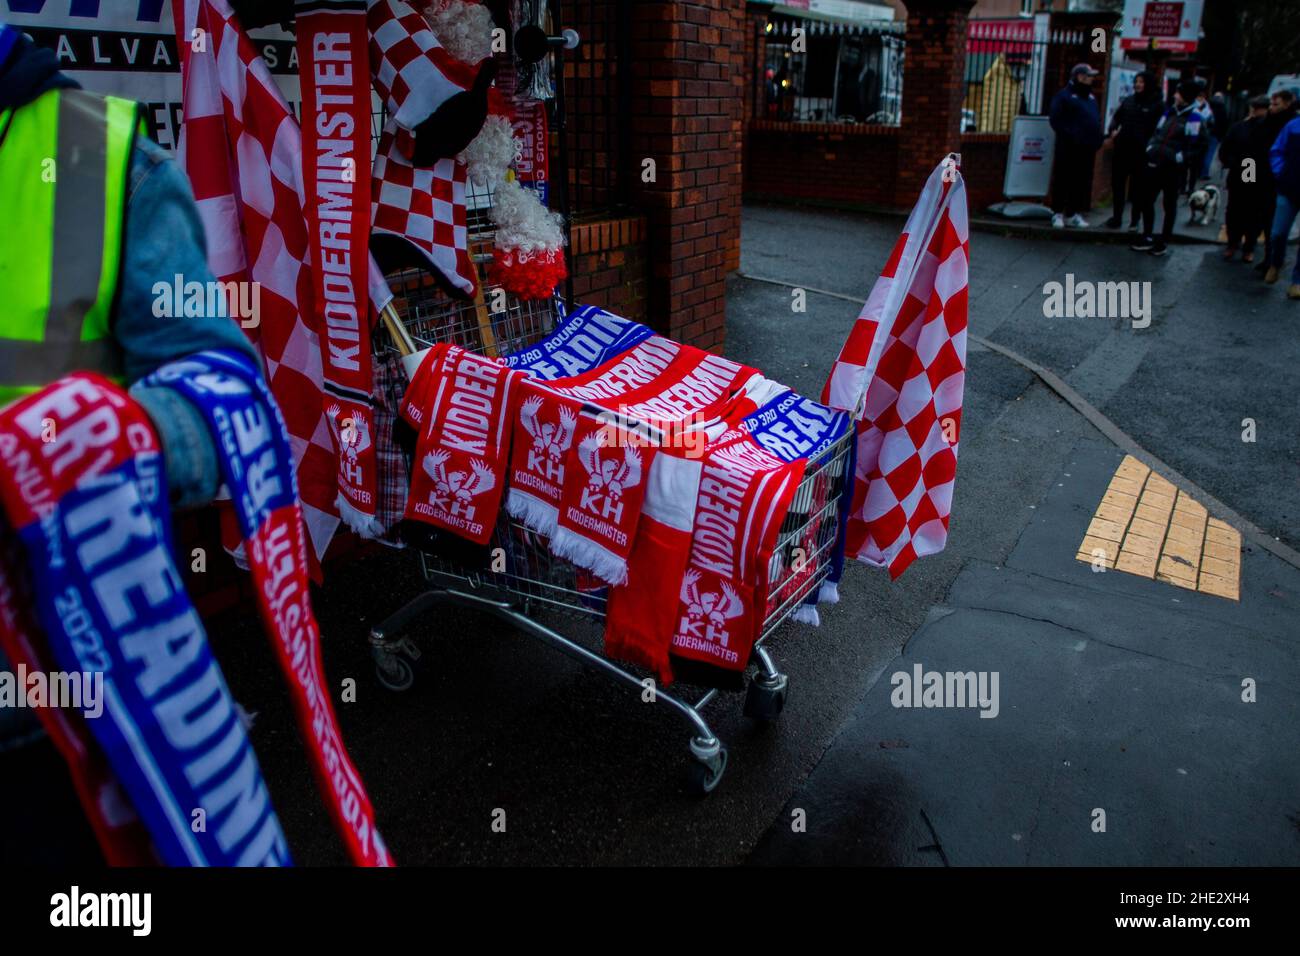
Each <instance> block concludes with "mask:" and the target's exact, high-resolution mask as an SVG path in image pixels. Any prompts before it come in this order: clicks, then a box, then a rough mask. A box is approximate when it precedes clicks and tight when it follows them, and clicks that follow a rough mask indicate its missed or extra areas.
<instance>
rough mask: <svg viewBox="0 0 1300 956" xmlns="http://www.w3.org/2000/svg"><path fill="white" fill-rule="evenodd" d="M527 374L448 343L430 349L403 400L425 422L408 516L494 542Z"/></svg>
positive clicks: (405, 412) (417, 423)
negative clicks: (514, 415)
mask: <svg viewBox="0 0 1300 956" xmlns="http://www.w3.org/2000/svg"><path fill="white" fill-rule="evenodd" d="M521 378H522V376H521V375H520V374H519V373H518V372H512V371H510V370H509V369H507V368H505V367H504V366H503V365H500V364H499V363H497V362H495V361H493V360H492V359H488V358H484V357H483V356H480V355H475V354H474V353H472V352H467V351H465V349H463V348H461V347H460V346H456V345H448V344H446V343H443V344H440V345H436V346H434V347H433V348H431V349H429V350H428V353H427V354H426V355H425V356H424V357H423V359H422V361H421V363H420V366H419V368H418V370H417V371H416V373H415V375H413V376H412V379H411V385H410V387H409V388H408V389H407V391H406V395H405V396H404V397H403V399H402V416H403V417H404V418H405V419H406V421H407V422H408V423H409V424H410V425H411V426H412V427H414V428H417V429H419V439H418V440H417V442H416V445H415V467H414V468H413V469H412V472H413V474H412V478H411V493H410V495H409V497H408V498H407V502H406V517H407V518H410V519H412V520H415V521H422V522H424V523H426V524H430V525H433V526H434V527H437V528H442V529H444V530H446V531H450V532H452V533H453V534H456V535H458V536H460V537H462V538H465V539H467V540H469V541H472V542H474V543H475V544H480V545H483V544H487V543H488V541H489V540H490V539H491V537H492V532H493V530H494V529H495V528H496V521H497V513H498V511H499V510H500V508H501V499H502V496H503V494H504V491H505V469H506V464H507V462H508V455H509V450H510V411H511V403H512V401H513V397H514V394H515V392H516V390H517V388H518V383H519V381H520V379H521Z"/></svg>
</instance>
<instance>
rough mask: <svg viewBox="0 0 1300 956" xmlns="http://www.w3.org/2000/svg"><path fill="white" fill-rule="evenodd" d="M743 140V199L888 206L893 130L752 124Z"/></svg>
mask: <svg viewBox="0 0 1300 956" xmlns="http://www.w3.org/2000/svg"><path fill="white" fill-rule="evenodd" d="M748 137H749V142H748V150H749V162H748V164H747V165H746V168H745V195H746V196H748V197H752V198H755V199H763V198H767V199H801V200H814V201H826V202H843V203H851V204H855V205H870V206H891V205H893V204H894V178H895V176H896V175H897V172H898V170H897V163H898V129H897V128H896V127H891V126H863V125H852V124H846V123H787V122H781V121H777V120H754V121H752V122H750V124H749V130H748Z"/></svg>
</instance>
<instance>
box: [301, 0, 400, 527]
mask: <svg viewBox="0 0 1300 956" xmlns="http://www.w3.org/2000/svg"><path fill="white" fill-rule="evenodd" d="M295 29H296V33H297V40H298V63H299V70H300V72H301V76H302V115H303V117H304V118H305V120H306V122H305V123H304V127H303V151H302V166H303V181H304V185H305V187H306V192H305V198H306V204H305V207H306V214H307V224H308V244H309V247H310V249H311V261H312V265H313V269H312V276H313V279H314V288H313V292H314V296H313V309H314V311H315V316H314V318H315V322H314V323H313V324H314V326H315V328H316V330H317V334H318V335H319V338H320V359H321V374H322V377H323V383H322V384H323V387H324V390H325V393H326V401H327V402H328V404H327V406H326V409H325V414H326V418H327V420H328V421H329V425H330V432H331V434H332V435H333V438H334V443H335V445H336V446H337V448H338V456H337V458H338V478H337V483H338V496H337V502H336V503H337V505H338V510H339V515H340V517H342V519H343V521H344V523H345V524H347V526H348V527H349V528H351V529H352V530H353V531H355V532H357V533H358V534H360V535H362V536H364V537H368V538H375V537H379V536H380V535H381V534H383V530H384V529H383V528H382V527H381V526H380V524H379V521H378V519H377V518H376V516H375V508H376V497H377V494H378V489H379V482H378V477H377V475H376V456H375V442H374V438H373V437H372V436H374V434H375V418H374V409H373V407H372V404H371V390H372V385H373V381H374V379H373V377H372V373H371V369H370V331H371V325H370V314H371V313H370V297H369V295H368V294H367V282H368V279H369V269H368V266H369V264H370V245H369V240H370V66H369V62H368V57H367V53H366V48H367V46H368V43H369V38H368V35H367V30H366V4H365V0H305V2H304V0H299V3H298V4H297V18H296V27H295Z"/></svg>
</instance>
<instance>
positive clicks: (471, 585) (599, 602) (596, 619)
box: [370, 186, 852, 794]
mask: <svg viewBox="0 0 1300 956" xmlns="http://www.w3.org/2000/svg"><path fill="white" fill-rule="evenodd" d="M490 204H491V196H490V195H489V194H485V193H484V192H483V191H481V190H475V189H474V188H473V187H472V186H471V188H470V203H469V205H470V207H471V212H470V216H469V232H470V243H471V250H472V252H473V257H474V259H475V261H476V263H478V264H479V265H482V264H483V263H484V262H485V261H488V260H490V259H491V255H490V252H489V251H487V250H490V249H491V242H492V227H491V221H490V218H489V216H488V215H487V211H488V209H489V208H490ZM389 283H390V286H391V287H392V288H393V291H394V294H395V299H394V309H395V311H396V313H397V316H398V317H400V320H401V325H402V329H401V330H396V334H394V333H391V332H389V331H388V330H387V329H386V328H385V327H380V328H379V329H377V331H376V335H375V348H376V351H377V353H379V354H378V355H377V358H378V359H381V360H382V359H384V358H386V357H388V358H391V355H389V356H385V355H384V354H383V353H394V352H398V351H399V344H398V341H397V340H398V339H399V338H402V337H403V335H404V337H405V338H407V340H408V341H407V342H406V343H405V347H406V348H409V346H410V345H411V344H414V345H415V346H416V347H417V348H425V347H429V346H432V345H434V344H437V343H439V342H451V343H454V344H456V345H460V346H462V347H463V348H466V349H468V350H471V351H475V352H479V353H485V352H487V353H490V354H505V353H508V352H514V351H518V350H520V349H523V348H526V347H527V346H529V345H531V344H533V343H534V342H535V341H537V340H538V339H539V338H541V337H542V336H544V335H545V334H546V333H548V332H549V331H550V330H551V329H552V328H553V327H554V324H555V319H556V305H555V304H554V303H552V302H550V301H543V302H525V301H520V300H518V299H516V298H514V297H513V296H506V297H505V307H504V309H501V310H498V311H496V312H491V311H490V310H489V311H488V312H487V316H488V319H487V328H486V329H485V318H484V316H485V313H484V303H483V301H482V300H480V301H478V302H477V303H475V302H464V301H458V300H455V299H451V298H449V297H448V296H447V295H446V294H445V293H444V292H442V291H441V289H440V288H439V287H438V284H437V283H436V282H435V281H434V280H433V279H432V277H431V276H430V275H429V274H428V273H425V272H420V271H415V270H403V271H398V272H395V273H390V274H389ZM485 332H486V333H487V334H485ZM851 440H852V433H851V432H850V434H849V435H846V436H845V437H844V438H843V439H841V440H840V441H839V442H837V443H835V444H834V445H833V446H831V447H830V448H827V449H825V450H824V451H823V452H822V453H821V455H820V456H819V457H818V458H817V459H816V460H814V461H813V462H811V463H810V464H809V467H808V469H807V471H806V473H805V476H804V478H803V481H802V483H801V484H800V486H799V489H798V491H797V492H796V495H795V501H794V505H792V507H791V511H790V515H789V516H788V517H787V519H786V522H785V524H784V525H783V526H782V528H781V532H780V536H779V539H778V545H777V548H776V551H775V553H774V555H773V558H772V561H771V566H770V567H769V568H768V599H767V605H766V609H765V614H764V623H763V626H762V629H761V632H760V636H759V638H758V640H757V641H756V642H755V646H754V649H753V653H752V658H751V663H753V664H755V665H756V667H757V672H756V673H755V674H754V676H753V677H752V678H751V679H750V681H749V683H748V687H747V689H746V695H745V703H744V713H745V714H746V715H747V716H749V717H751V718H753V719H755V720H758V721H770V720H775V719H776V718H777V717H779V716H780V714H781V711H782V710H783V708H784V706H785V700H786V692H787V687H788V683H789V679H788V677H787V675H785V674H783V673H781V672H780V671H779V670H777V667H776V664H775V663H774V662H773V660H772V656H771V654H770V653H769V652H768V649H767V648H766V647H765V646H764V644H765V642H766V641H767V640H768V639H769V638H770V637H771V635H772V633H773V632H774V631H775V630H776V629H777V628H778V627H779V626H780V625H781V624H782V623H783V622H784V621H785V620H786V618H787V617H789V616H790V614H791V613H792V612H793V611H794V610H795V608H796V607H798V606H799V604H800V603H802V602H803V601H804V599H805V598H806V597H807V595H808V594H810V593H812V591H813V590H814V589H815V588H818V587H820V585H821V583H822V581H824V580H825V579H826V577H827V575H828V574H829V572H830V562H831V555H832V553H833V550H834V543H835V540H836V536H837V533H838V527H839V494H840V490H841V489H842V487H843V486H842V482H844V481H847V480H852V476H851V475H847V474H846V466H847V463H848V459H849V447H850V445H849V443H850V441H851ZM488 553H489V554H490V555H492V556H493V560H492V562H491V563H489V564H488V565H487V566H480V567H471V566H468V565H466V564H465V563H464V562H463V559H462V560H457V559H455V558H448V557H445V556H439V555H437V554H433V553H429V552H428V551H426V550H419V556H420V565H421V570H422V572H423V575H424V577H425V579H426V581H428V582H429V584H430V585H431V586H430V589H429V590H427V591H424V592H423V593H421V594H419V595H418V596H417V597H415V598H414V599H413V600H411V601H410V602H408V603H407V604H406V605H405V606H403V607H402V608H401V609H400V610H398V611H397V612H396V613H394V614H392V615H391V616H389V617H388V618H386V619H385V620H384V621H383V622H381V623H380V624H378V625H377V626H375V627H374V628H373V629H372V630H371V632H370V646H371V652H372V655H373V658H374V662H375V670H376V675H377V677H378V679H379V680H380V682H381V683H382V684H383V685H384V686H385V687H388V688H389V689H392V690H399V691H400V690H406V689H408V688H409V687H411V686H412V685H413V683H414V680H415V668H414V662H415V660H416V659H417V658H418V657H419V656H420V651H419V648H418V646H417V645H416V644H415V643H414V641H413V640H411V638H410V637H409V636H408V635H409V632H410V631H411V629H412V626H413V625H414V624H416V623H417V622H418V621H419V620H420V619H421V618H422V617H424V616H425V615H426V613H427V612H428V611H430V610H432V609H433V608H435V607H437V606H439V605H448V604H449V605H454V606H458V607H463V608H470V609H474V610H478V611H482V612H485V613H487V614H490V615H492V616H493V617H496V618H498V619H500V620H502V621H504V622H506V623H508V624H511V625H513V626H514V627H515V628H517V629H518V630H520V631H522V632H523V633H525V634H528V635H530V636H532V637H534V638H537V639H538V640H540V641H542V642H543V643H545V644H548V645H549V646H551V647H553V648H555V649H557V650H559V651H561V652H563V653H565V654H567V655H568V656H570V657H572V658H574V659H576V660H578V661H580V662H581V663H584V664H588V665H590V666H592V667H594V668H596V669H597V670H598V671H599V672H601V673H603V674H605V675H606V676H608V677H610V678H612V679H613V680H614V681H616V682H619V683H622V684H624V685H626V686H628V687H629V688H634V689H635V690H636V691H637V692H638V693H645V691H646V690H647V689H651V688H652V689H653V698H652V699H653V700H654V701H655V702H662V703H664V704H667V705H668V707H669V708H670V709H672V710H673V711H675V712H676V713H677V714H678V715H680V717H681V718H683V719H684V720H685V721H686V722H687V724H688V725H689V726H690V729H691V733H692V736H691V739H690V744H689V752H690V756H691V758H692V759H691V762H690V763H689V764H688V771H689V772H688V779H687V783H688V787H689V788H690V789H691V790H692V791H694V792H696V793H700V794H706V793H709V792H711V791H712V790H713V789H714V788H715V787H716V786H717V785H718V782H719V781H720V780H721V778H722V775H723V772H724V771H725V769H726V764H727V750H726V747H725V746H723V744H722V743H721V741H720V740H719V739H718V737H717V735H716V734H714V732H713V730H712V729H711V728H710V726H709V723H708V721H707V720H706V719H705V717H704V715H703V713H702V711H703V710H704V708H705V707H706V706H707V705H708V704H709V703H710V702H711V701H713V699H714V698H715V697H716V696H717V695H718V691H717V690H708V691H707V692H705V693H703V694H702V696H700V697H698V698H697V699H695V700H694V701H693V702H691V701H689V700H687V699H686V698H685V696H682V695H679V694H678V693H670V692H668V691H666V690H663V689H661V688H658V687H655V686H654V685H653V684H651V683H650V682H649V678H648V677H644V676H639V675H638V674H636V673H633V672H632V671H631V670H629V669H627V668H625V667H623V666H621V665H620V664H616V663H614V662H613V661H611V660H610V659H609V658H607V657H605V656H604V655H603V654H601V653H599V652H598V651H596V650H593V649H592V648H591V647H589V646H587V644H585V643H583V642H581V641H579V640H577V639H573V638H570V637H567V636H565V635H564V634H562V633H560V631H558V630H556V629H555V628H553V627H551V626H549V625H548V624H546V623H542V621H541V620H539V619H538V615H539V614H543V613H546V614H547V616H548V617H550V616H553V615H551V614H550V613H548V612H557V613H558V616H561V617H565V618H568V619H570V620H575V621H580V622H586V623H587V624H588V625H591V624H602V623H603V621H604V617H605V598H604V596H603V592H601V591H599V590H591V589H588V588H586V587H583V586H580V580H581V578H580V573H579V572H578V570H577V569H575V568H574V566H573V565H571V564H569V563H568V562H567V561H564V560H562V559H559V558H556V557H555V556H553V555H552V554H551V553H550V551H549V550H548V548H547V545H546V542H545V541H544V540H543V539H542V538H541V536H539V535H538V534H536V532H534V531H532V530H531V529H529V528H527V527H525V526H524V525H523V524H522V523H521V522H519V521H518V520H516V519H515V518H512V517H511V516H510V515H509V514H507V513H506V512H505V511H504V510H503V511H502V512H501V514H500V516H499V518H498V521H497V527H496V531H495V533H494V535H493V538H492V541H491V542H490V544H489V551H488ZM588 630H589V631H590V630H594V628H591V627H588ZM602 633H603V629H602Z"/></svg>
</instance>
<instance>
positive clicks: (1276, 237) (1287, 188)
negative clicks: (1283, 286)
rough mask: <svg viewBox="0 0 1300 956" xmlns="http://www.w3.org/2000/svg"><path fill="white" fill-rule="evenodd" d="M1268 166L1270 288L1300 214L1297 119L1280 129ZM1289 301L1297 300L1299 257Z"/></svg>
mask: <svg viewBox="0 0 1300 956" xmlns="http://www.w3.org/2000/svg"><path fill="white" fill-rule="evenodd" d="M1268 156H1269V164H1270V166H1271V167H1272V169H1273V181H1274V182H1275V183H1276V184H1277V210H1276V211H1275V212H1274V213H1273V228H1272V229H1271V230H1269V236H1270V239H1269V250H1268V253H1269V260H1268V271H1267V272H1265V273H1264V281H1265V282H1267V283H1268V284H1269V285H1272V284H1273V283H1274V282H1276V281H1277V279H1278V275H1279V273H1280V272H1281V271H1282V267H1283V266H1284V265H1285V264H1286V239H1287V235H1288V234H1289V233H1290V232H1291V225H1292V223H1294V222H1295V219H1296V214H1297V213H1300V117H1297V118H1295V119H1293V120H1291V122H1289V123H1287V124H1286V126H1285V127H1283V129H1282V132H1281V133H1279V134H1278V137H1277V141H1276V142H1275V143H1273V148H1272V149H1270V150H1269V154H1268ZM1286 297H1287V298H1288V299H1300V257H1297V259H1296V264H1295V268H1294V269H1292V270H1291V286H1290V288H1288V289H1287V290H1286Z"/></svg>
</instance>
